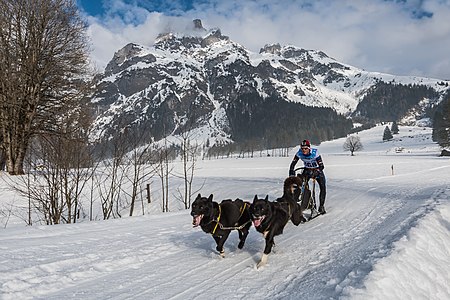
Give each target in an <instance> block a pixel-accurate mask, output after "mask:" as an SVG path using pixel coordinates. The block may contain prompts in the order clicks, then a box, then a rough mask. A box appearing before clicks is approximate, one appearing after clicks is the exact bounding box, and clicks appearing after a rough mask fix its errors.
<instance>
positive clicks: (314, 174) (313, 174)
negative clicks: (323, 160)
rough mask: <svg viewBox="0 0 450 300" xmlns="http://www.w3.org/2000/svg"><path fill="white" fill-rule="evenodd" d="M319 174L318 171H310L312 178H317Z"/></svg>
mask: <svg viewBox="0 0 450 300" xmlns="http://www.w3.org/2000/svg"><path fill="white" fill-rule="evenodd" d="M320 174H321V172H320V170H319V169H314V170H313V171H312V177H313V178H317V177H319V176H320Z"/></svg>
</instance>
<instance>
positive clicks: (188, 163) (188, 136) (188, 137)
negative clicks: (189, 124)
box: [180, 131, 201, 209]
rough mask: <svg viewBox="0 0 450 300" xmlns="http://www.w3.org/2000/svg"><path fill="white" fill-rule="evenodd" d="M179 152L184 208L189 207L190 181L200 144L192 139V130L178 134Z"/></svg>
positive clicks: (191, 181)
mask: <svg viewBox="0 0 450 300" xmlns="http://www.w3.org/2000/svg"><path fill="white" fill-rule="evenodd" d="M180 147H181V149H180V154H181V162H182V164H183V175H182V176H181V178H183V182H184V192H183V193H180V194H182V196H181V198H182V202H183V204H184V208H185V209H189V208H191V197H192V195H193V194H194V193H196V192H192V183H193V181H194V173H195V169H196V164H197V159H198V156H199V154H200V150H201V148H200V146H199V145H198V144H197V143H196V142H195V143H194V142H193V141H192V131H184V132H182V133H181V134H180Z"/></svg>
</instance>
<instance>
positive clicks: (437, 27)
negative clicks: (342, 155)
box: [90, 0, 450, 79]
mask: <svg viewBox="0 0 450 300" xmlns="http://www.w3.org/2000/svg"><path fill="white" fill-rule="evenodd" d="M110 7H111V10H110V11H109V13H107V14H106V16H107V17H106V18H104V19H102V20H99V19H93V18H91V19H90V22H91V24H92V25H91V28H90V32H91V34H92V40H93V43H94V45H93V48H94V53H93V56H94V58H95V59H96V60H97V61H99V65H104V64H105V62H107V61H109V60H110V59H111V57H112V55H113V53H114V52H115V51H116V50H118V49H119V48H121V47H123V46H124V45H125V44H126V43H128V42H135V43H140V44H144V45H151V44H152V43H153V41H154V39H155V37H156V36H157V34H158V33H160V32H163V31H166V30H167V28H169V27H170V28H175V30H178V31H180V30H182V29H183V28H184V27H185V26H186V24H189V23H190V21H191V20H192V19H195V18H200V19H202V21H203V25H204V27H206V28H212V27H219V28H220V29H221V30H222V33H223V34H225V35H228V36H230V38H231V39H232V40H234V41H236V42H238V43H240V44H242V45H244V46H246V47H247V48H249V49H250V50H252V51H259V49H260V48H261V47H263V46H264V45H265V44H266V43H276V42H279V43H281V44H292V45H296V46H299V47H302V48H306V49H317V50H322V51H324V52H325V53H327V54H328V55H329V56H331V57H333V58H335V59H337V60H339V61H342V62H344V63H348V64H351V65H353V66H355V67H359V68H363V69H366V70H369V71H381V72H388V73H392V74H395V75H418V76H427V77H435V78H441V79H450V68H449V66H450V57H449V55H448V50H447V49H449V48H450V22H448V20H449V18H450V3H449V1H442V0H428V1H418V0H415V1H404V2H397V1H370V0H364V1H351V0H345V1H331V0H318V1H283V0H281V1H278V2H276V3H274V1H270V0H262V1H238V0H229V1H210V2H208V3H203V4H194V9H192V10H189V11H187V12H185V13H183V14H182V15H180V16H168V15H167V14H161V13H156V12H148V11H146V10H144V9H143V8H137V7H134V6H130V5H125V4H123V1H115V2H113V4H111V6H110ZM177 13H179V11H177ZM424 15H425V16H424ZM420 16H424V17H420ZM427 16H431V17H427Z"/></svg>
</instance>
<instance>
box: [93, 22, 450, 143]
mask: <svg viewBox="0 0 450 300" xmlns="http://www.w3.org/2000/svg"><path fill="white" fill-rule="evenodd" d="M194 24H195V26H194V30H193V32H194V33H195V34H194V35H183V34H177V33H173V32H167V33H165V34H161V35H160V36H159V37H158V38H157V39H156V41H155V44H154V45H153V46H150V47H146V46H143V45H137V44H128V45H126V46H124V47H123V48H122V49H119V50H118V51H117V52H116V53H115V54H114V57H113V59H112V60H111V61H110V62H109V63H108V65H107V67H106V68H105V72H104V73H103V74H100V76H99V78H100V80H99V81H98V83H97V87H96V92H95V93H94V95H93V97H92V101H91V102H92V104H93V105H94V106H95V108H96V111H98V112H99V113H98V114H97V115H96V120H95V121H94V123H93V135H92V137H93V138H95V139H97V140H98V139H111V137H113V136H114V132H115V131H117V130H118V129H123V128H125V127H127V128H134V130H137V131H141V132H142V131H143V130H147V131H149V133H148V137H146V138H145V139H146V140H148V139H150V138H151V139H152V140H159V139H161V138H163V137H166V136H170V135H176V134H179V133H180V132H185V131H192V130H193V129H196V130H197V134H196V135H197V137H196V138H195V139H196V140H198V141H199V142H200V143H204V142H205V140H206V139H210V140H212V143H213V144H217V143H219V144H220V143H222V144H223V143H225V144H226V143H232V142H235V141H236V139H235V138H234V136H236V135H237V132H236V131H239V130H242V128H238V127H236V126H234V125H235V124H232V122H233V121H230V120H231V118H230V116H231V115H235V114H236V112H233V111H232V107H235V106H236V107H241V106H240V105H234V104H235V102H236V101H242V99H243V97H246V96H245V95H250V98H252V99H258V100H255V101H256V102H261V103H263V102H264V101H265V100H264V99H273V101H278V100H276V99H279V100H284V101H287V102H289V103H293V104H298V105H300V106H299V107H302V106H303V107H314V108H329V109H331V110H333V111H335V112H336V114H337V115H339V116H342V119H339V118H338V117H336V122H337V124H336V125H337V127H340V129H339V130H337V131H336V132H334V131H333V130H331V132H328V133H327V134H319V135H318V136H315V137H314V138H313V139H316V140H317V141H319V142H320V141H322V140H326V139H329V138H333V137H337V136H342V135H345V134H346V132H345V131H347V132H348V128H347V127H348V124H344V123H345V120H343V119H344V118H349V117H352V115H353V116H355V115H358V116H361V113H359V114H358V105H359V104H360V103H361V101H362V100H363V99H364V97H365V96H366V95H367V93H369V92H370V91H371V89H373V87H374V86H376V84H377V83H378V82H386V83H390V84H392V85H398V84H400V85H405V86H406V85H421V86H427V87H431V88H432V89H433V90H435V91H436V92H437V93H438V94H439V95H441V94H443V92H444V91H446V90H447V89H448V83H449V82H448V81H443V80H438V79H431V78H422V77H416V76H395V75H390V74H383V73H379V72H367V71H364V70H362V69H358V68H356V67H353V66H350V65H347V64H344V63H340V62H338V61H336V60H335V59H333V58H331V57H329V56H327V55H326V54H325V53H324V52H322V51H317V50H305V49H302V48H299V47H297V46H293V45H287V46H281V45H280V44H276V43H275V44H270V45H265V46H264V47H263V48H261V50H260V52H259V53H255V52H251V51H249V50H248V49H246V48H245V47H243V46H242V45H240V44H238V43H236V42H234V41H232V40H231V39H230V38H229V37H228V36H224V35H222V33H221V31H220V29H217V28H216V29H213V30H206V29H204V28H203V26H201V22H200V23H199V22H198V21H197V23H196V22H194ZM439 100H440V99H431V101H427V102H426V103H427V104H426V105H433V104H434V103H437V102H439ZM412 102H414V103H415V102H419V101H412ZM422 103H425V102H423V101H422ZM430 103H431V104H430ZM415 105H416V104H415ZM294 106H295V105H294ZM294 106H293V107H294ZM270 107H272V109H274V110H277V108H276V107H274V106H270ZM295 107H296V106H295ZM241 109H242V108H241ZM291 109H292V108H291ZM295 109H296V108H295ZM408 109H411V110H413V107H410V108H408ZM244 110H245V109H244ZM414 111H415V112H416V114H418V113H417V112H418V111H420V112H422V114H423V111H424V110H423V109H421V110H420V109H417V107H415V108H414ZM268 113H269V114H270V112H268ZM248 115H249V116H250V115H252V112H251V111H249V112H248ZM277 115H278V116H279V115H280V114H277ZM281 115H282V114H281ZM245 116H246V115H242V117H245ZM237 117H239V116H237ZM402 117H406V114H405V116H402ZM409 117H410V116H409ZM420 117H423V115H422V116H420V115H417V116H416V118H420ZM291 118H292V117H291ZM333 118H334V117H333ZM269 119H270V118H269ZM410 119H411V118H410ZM265 122H270V120H266V121H265ZM286 123H287V124H289V123H291V124H293V123H296V120H295V119H294V120H291V119H289V120H286ZM300 125H301V126H302V127H303V126H306V125H307V124H306V125H305V124H300ZM247 126H253V125H252V123H251V122H249V123H248V124H247ZM317 126H318V128H316V129H317V131H324V130H326V128H319V127H320V124H319V125H317ZM269 127H270V126H269ZM344 127H345V128H344ZM282 130H284V129H282ZM286 130H288V129H286ZM251 131H252V132H256V130H253V129H252V130H251ZM313 131H314V130H313ZM328 131H329V130H328ZM304 133H305V134H307V132H304ZM268 135H272V134H263V136H268ZM260 136H261V135H260ZM242 138H243V139H245V138H253V136H252V135H250V136H248V137H242ZM293 139H295V138H293ZM293 139H289V140H287V141H285V143H284V144H289V143H292V140H293Z"/></svg>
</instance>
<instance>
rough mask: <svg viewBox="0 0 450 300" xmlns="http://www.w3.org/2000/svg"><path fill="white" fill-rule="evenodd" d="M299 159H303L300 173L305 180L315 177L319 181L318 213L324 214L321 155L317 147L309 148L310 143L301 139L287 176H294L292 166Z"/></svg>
mask: <svg viewBox="0 0 450 300" xmlns="http://www.w3.org/2000/svg"><path fill="white" fill-rule="evenodd" d="M299 159H301V160H302V161H303V165H304V169H303V172H302V175H303V176H306V180H309V179H310V178H316V180H317V182H318V183H319V188H320V194H319V199H320V204H319V213H321V214H326V211H325V197H326V194H327V188H326V185H325V184H326V179H325V174H324V173H323V169H324V168H325V167H324V165H323V161H322V157H321V156H320V154H319V150H318V149H317V148H311V143H310V142H309V141H308V140H303V141H302V143H301V144H300V149H299V150H298V151H297V153H296V154H295V156H294V158H293V159H292V162H291V165H290V167H289V176H295V171H294V168H295V165H296V164H297V162H298V160H299Z"/></svg>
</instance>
